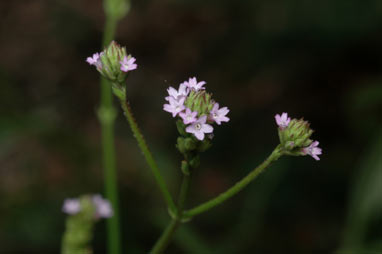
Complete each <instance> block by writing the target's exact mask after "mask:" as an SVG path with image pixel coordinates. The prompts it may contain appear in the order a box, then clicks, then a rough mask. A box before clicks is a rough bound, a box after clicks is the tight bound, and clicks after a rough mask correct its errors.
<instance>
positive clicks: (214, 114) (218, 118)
mask: <svg viewBox="0 0 382 254" xmlns="http://www.w3.org/2000/svg"><path fill="white" fill-rule="evenodd" d="M228 112H229V109H228V108H227V107H224V108H220V109H219V103H215V104H214V107H213V108H212V110H211V112H210V117H209V119H211V120H213V121H215V122H216V123H217V124H218V125H220V124H221V122H228V121H229V118H228V117H226V115H227V114H228Z"/></svg>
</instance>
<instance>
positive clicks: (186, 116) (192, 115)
mask: <svg viewBox="0 0 382 254" xmlns="http://www.w3.org/2000/svg"><path fill="white" fill-rule="evenodd" d="M197 114H198V112H196V111H194V112H191V109H189V108H186V112H180V113H179V116H180V117H181V118H182V119H183V123H184V124H190V123H193V122H195V121H196V120H197V119H196V116H197Z"/></svg>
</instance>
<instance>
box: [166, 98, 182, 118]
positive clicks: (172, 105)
mask: <svg viewBox="0 0 382 254" xmlns="http://www.w3.org/2000/svg"><path fill="white" fill-rule="evenodd" d="M185 99H186V98H185V97H182V98H180V99H179V100H176V99H174V98H173V97H172V96H170V98H169V101H168V102H169V104H164V105H163V110H165V111H167V112H170V113H172V117H175V116H176V115H177V114H178V113H179V112H181V111H183V110H184V109H185V108H186V107H185V106H184V105H183V104H184V100H185Z"/></svg>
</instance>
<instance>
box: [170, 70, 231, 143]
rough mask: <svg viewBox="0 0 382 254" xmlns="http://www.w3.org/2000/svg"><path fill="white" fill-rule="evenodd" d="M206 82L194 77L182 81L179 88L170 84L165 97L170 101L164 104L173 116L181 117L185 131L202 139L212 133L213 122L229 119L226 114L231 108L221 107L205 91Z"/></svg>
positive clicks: (217, 122)
mask: <svg viewBox="0 0 382 254" xmlns="http://www.w3.org/2000/svg"><path fill="white" fill-rule="evenodd" d="M205 84H206V82H205V81H200V82H198V81H197V80H196V78H195V77H193V78H189V80H188V81H184V82H183V83H181V84H180V85H179V88H178V90H176V89H175V88H173V87H171V86H170V87H169V88H168V89H167V92H168V96H167V97H166V98H165V100H166V101H167V102H168V103H167V104H164V105H163V110H165V111H167V112H169V113H171V114H172V116H173V117H176V116H179V117H180V118H181V120H182V122H183V124H184V125H185V132H187V133H191V134H193V135H194V136H195V138H197V139H198V140H200V141H202V140H204V138H205V136H206V135H205V134H212V132H213V130H214V128H213V127H212V125H211V124H213V123H216V124H218V125H220V124H221V123H222V122H228V121H229V118H228V117H227V116H226V115H227V114H228V112H229V109H228V108H227V107H222V108H219V103H217V102H215V101H214V100H212V98H211V95H210V94H208V93H207V92H206V91H205V88H204V85H205Z"/></svg>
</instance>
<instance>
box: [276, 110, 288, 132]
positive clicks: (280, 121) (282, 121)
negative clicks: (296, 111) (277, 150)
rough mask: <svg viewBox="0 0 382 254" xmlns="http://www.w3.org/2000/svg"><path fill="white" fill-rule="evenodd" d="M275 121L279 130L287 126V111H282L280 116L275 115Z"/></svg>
mask: <svg viewBox="0 0 382 254" xmlns="http://www.w3.org/2000/svg"><path fill="white" fill-rule="evenodd" d="M275 119H276V123H277V125H278V126H279V127H280V129H281V130H283V129H285V128H286V127H288V125H289V122H290V117H288V113H285V112H284V113H282V114H281V116H280V115H279V114H277V115H275Z"/></svg>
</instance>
